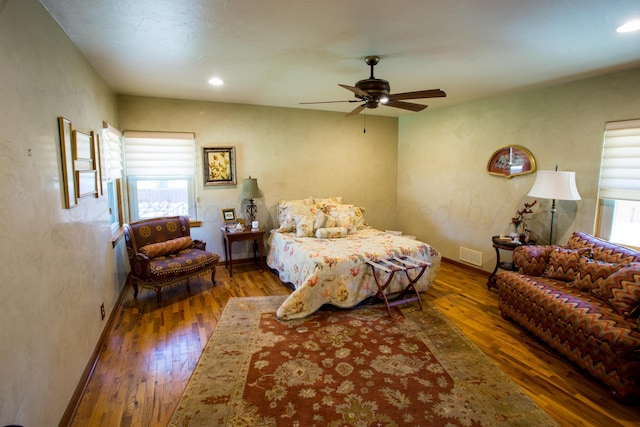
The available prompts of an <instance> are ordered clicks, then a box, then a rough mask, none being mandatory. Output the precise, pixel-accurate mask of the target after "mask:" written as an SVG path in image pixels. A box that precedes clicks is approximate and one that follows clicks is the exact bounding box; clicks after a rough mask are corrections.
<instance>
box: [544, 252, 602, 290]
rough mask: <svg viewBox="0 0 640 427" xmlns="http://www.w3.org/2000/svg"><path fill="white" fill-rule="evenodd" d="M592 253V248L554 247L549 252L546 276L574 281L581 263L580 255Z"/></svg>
mask: <svg viewBox="0 0 640 427" xmlns="http://www.w3.org/2000/svg"><path fill="white" fill-rule="evenodd" d="M590 253H591V249H589V248H585V249H566V248H561V247H557V248H553V250H552V251H551V253H550V254H549V262H548V263H547V270H546V271H545V274H544V275H545V276H547V277H549V278H550V279H556V280H562V281H564V282H573V281H574V280H575V278H576V273H577V272H578V269H579V265H580V257H581V256H586V255H588V254H590Z"/></svg>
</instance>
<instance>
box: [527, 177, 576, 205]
mask: <svg viewBox="0 0 640 427" xmlns="http://www.w3.org/2000/svg"><path fill="white" fill-rule="evenodd" d="M528 196H529V197H539V198H541V199H553V200H580V193H578V188H577V187H576V173H575V172H566V171H538V174H537V176H536V182H535V183H534V184H533V187H532V188H531V190H530V191H529V194H528Z"/></svg>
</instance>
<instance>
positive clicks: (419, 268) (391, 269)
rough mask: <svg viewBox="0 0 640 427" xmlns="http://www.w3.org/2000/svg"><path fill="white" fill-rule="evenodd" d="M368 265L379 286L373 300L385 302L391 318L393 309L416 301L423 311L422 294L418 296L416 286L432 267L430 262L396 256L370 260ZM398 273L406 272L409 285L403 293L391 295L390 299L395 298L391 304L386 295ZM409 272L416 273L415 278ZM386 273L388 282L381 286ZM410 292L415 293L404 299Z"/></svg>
mask: <svg viewBox="0 0 640 427" xmlns="http://www.w3.org/2000/svg"><path fill="white" fill-rule="evenodd" d="M367 264H369V266H370V267H371V273H372V274H373V278H374V279H375V281H376V285H377V286H378V292H377V293H376V295H375V296H374V297H373V300H374V301H375V300H376V299H379V298H381V299H383V300H384V303H385V305H386V306H387V311H388V312H389V317H391V307H393V306H396V305H400V304H406V303H410V302H414V301H418V305H419V306H420V310H422V301H420V294H418V290H417V289H416V286H415V285H416V283H417V282H418V280H420V278H421V277H422V275H423V274H424V272H425V271H426V270H427V268H429V267H431V263H430V262H426V261H422V260H419V259H416V258H413V257H410V256H394V257H391V258H387V259H379V260H368V261H367ZM398 271H404V273H405V275H406V276H407V280H408V281H409V284H407V286H405V287H404V289H402V290H401V291H398V292H394V293H392V294H389V297H393V298H392V301H391V302H389V298H388V296H387V294H386V293H385V290H386V289H387V287H389V285H390V284H391V281H392V280H393V278H394V276H395V274H396V273H397V272H398ZM409 271H414V273H415V275H414V277H413V278H411V276H410V275H409ZM376 272H378V273H379V274H377V273H376ZM385 273H386V274H387V280H386V282H384V284H381V283H380V281H381V279H382V275H383V274H385ZM378 276H380V277H378ZM409 291H413V294H412V295H411V296H409V297H407V298H404V294H405V293H407V292H409Z"/></svg>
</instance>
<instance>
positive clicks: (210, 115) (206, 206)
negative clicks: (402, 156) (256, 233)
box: [118, 96, 398, 258]
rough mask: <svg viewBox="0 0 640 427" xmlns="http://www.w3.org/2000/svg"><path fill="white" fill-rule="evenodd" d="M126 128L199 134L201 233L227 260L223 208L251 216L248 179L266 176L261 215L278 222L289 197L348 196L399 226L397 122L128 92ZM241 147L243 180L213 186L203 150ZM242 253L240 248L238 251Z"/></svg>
mask: <svg viewBox="0 0 640 427" xmlns="http://www.w3.org/2000/svg"><path fill="white" fill-rule="evenodd" d="M118 113H119V119H120V125H121V128H122V130H159V131H188V132H195V134H196V143H197V164H198V169H197V173H198V175H197V183H196V187H197V193H198V197H199V201H200V203H199V206H198V211H199V217H200V219H201V220H202V221H204V223H203V225H202V227H201V228H197V229H194V230H193V234H194V235H195V236H197V237H198V238H201V239H203V240H205V241H206V242H207V243H208V246H207V248H208V249H210V250H213V251H216V252H217V253H219V254H220V255H221V256H223V257H224V250H223V247H222V243H221V237H220V231H219V230H220V226H221V225H222V218H221V215H220V210H221V209H223V208H235V209H236V213H237V215H238V216H239V217H244V216H245V212H244V206H245V204H243V203H242V200H241V199H240V192H241V190H242V178H248V177H249V175H251V176H252V177H254V178H257V179H258V186H259V187H260V189H261V190H262V192H263V194H264V197H262V198H260V199H257V200H256V201H255V203H256V204H257V205H258V215H257V217H258V220H259V221H260V222H261V223H262V224H263V225H265V226H266V227H267V228H275V227H277V224H276V223H277V221H276V217H275V215H276V205H277V203H278V201H280V200H282V199H300V198H305V197H309V196H314V197H331V196H343V197H344V201H345V203H354V204H356V205H359V206H363V207H365V209H366V218H367V219H368V221H369V223H370V224H371V225H373V226H376V227H377V228H382V229H386V228H393V227H394V226H395V219H396V218H395V193H396V177H397V151H396V150H397V135H398V126H397V123H398V121H397V119H396V118H391V117H375V116H367V121H366V125H367V127H366V129H367V132H366V133H363V120H362V116H359V117H350V118H345V116H344V114H343V113H331V112H319V111H310V110H299V109H290V108H277V107H260V106H250V105H239V104H220V103H214V102H197V101H180V100H168V99H158V98H141V97H132V96H121V97H119V98H118ZM225 146H234V147H235V148H236V158H237V160H236V169H237V178H238V185H236V186H225V187H211V186H207V187H205V186H204V185H203V178H202V147H225ZM247 248H248V245H241V244H236V245H234V254H233V256H234V258H244V257H248V256H249V253H248V252H247ZM236 252H238V253H236Z"/></svg>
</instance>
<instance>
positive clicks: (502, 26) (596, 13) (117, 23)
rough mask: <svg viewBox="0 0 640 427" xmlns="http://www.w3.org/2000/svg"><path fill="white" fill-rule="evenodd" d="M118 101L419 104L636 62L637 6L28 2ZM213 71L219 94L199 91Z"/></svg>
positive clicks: (546, 0) (456, 0)
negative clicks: (371, 92)
mask: <svg viewBox="0 0 640 427" xmlns="http://www.w3.org/2000/svg"><path fill="white" fill-rule="evenodd" d="M40 2H41V3H42V4H43V5H44V7H45V8H46V9H47V10H48V11H49V13H50V14H51V15H52V16H53V17H54V18H55V20H56V21H57V22H58V23H59V24H60V25H61V26H62V28H63V29H64V30H65V31H66V33H67V34H68V35H69V37H70V38H71V40H73V42H74V43H75V44H76V45H77V46H78V48H79V49H80V50H81V51H82V52H83V54H84V55H85V56H86V57H87V58H88V59H89V61H90V62H91V63H92V64H93V65H94V66H95V68H96V69H97V70H98V72H99V73H100V74H101V75H102V77H103V78H104V79H105V80H106V81H107V83H108V84H109V85H110V86H111V87H112V88H113V89H114V90H115V91H116V92H117V93H119V94H130V95H143V96H153V97H168V98H179V99H193V100H207V101H218V102H232V103H243V104H256V105H270V106H281V107H293V108H315V109H323V110H330V111H343V112H345V113H346V112H348V111H351V110H352V109H353V108H354V106H355V104H347V103H337V104H317V105H300V104H299V103H300V102H309V101H334V100H341V101H345V100H348V99H353V96H352V95H353V94H352V93H351V92H349V91H347V90H345V89H343V88H341V87H339V86H338V83H343V84H347V85H354V84H355V82H356V81H358V80H361V79H364V78H367V77H369V68H368V66H367V65H366V64H365V63H364V61H363V58H364V57H365V56H367V55H378V56H380V57H381V61H380V64H379V65H378V66H376V69H375V76H376V77H378V78H383V79H386V80H389V82H390V83H391V92H392V93H398V92H408V91H415V90H423V89H434V88H439V89H442V90H444V91H445V92H446V93H447V98H437V99H430V100H428V101H427V100H424V101H423V100H420V101H416V102H419V103H427V104H429V105H430V108H429V109H427V110H424V111H423V112H422V113H413V112H406V111H404V110H399V109H396V108H391V107H380V108H378V109H377V110H367V113H368V114H380V115H388V116H397V115H398V114H428V112H429V110H430V109H433V108H439V107H444V106H450V105H454V104H460V103H463V102H468V101H471V100H474V99H479V98H485V97H489V96H493V95H496V94H507V93H513V92H516V91H520V90H524V89H527V88H533V87H541V86H546V85H551V84H555V83H561V82H566V81H571V80H575V79H579V78H583V77H590V76H595V75H599V74H605V73H609V72H612V71H617V70H625V69H631V68H636V67H638V66H640V32H635V33H616V32H615V28H616V27H617V26H618V25H620V24H622V23H624V22H625V21H627V20H630V19H640V1H639V0H397V1H394V2H391V1H382V0H40ZM214 76H218V77H220V78H222V79H223V80H224V81H225V84H224V85H223V86H221V87H213V86H211V85H209V84H208V83H207V80H208V79H209V78H211V77H214Z"/></svg>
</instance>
